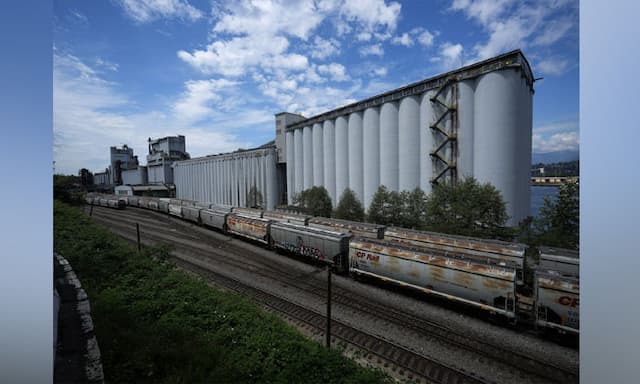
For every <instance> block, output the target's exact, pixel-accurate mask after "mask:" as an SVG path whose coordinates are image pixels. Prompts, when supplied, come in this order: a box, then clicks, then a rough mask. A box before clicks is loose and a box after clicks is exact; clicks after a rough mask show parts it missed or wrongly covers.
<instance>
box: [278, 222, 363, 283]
mask: <svg viewBox="0 0 640 384" xmlns="http://www.w3.org/2000/svg"><path fill="white" fill-rule="evenodd" d="M270 236H271V245H272V247H274V248H278V249H283V250H285V251H288V252H291V253H293V254H296V255H300V256H304V257H308V258H312V259H315V260H320V261H326V262H329V263H331V264H333V265H334V266H335V267H336V269H337V270H338V271H339V272H346V271H347V269H348V259H347V255H348V251H349V239H350V238H351V236H349V235H347V234H344V233H340V232H335V231H328V230H326V229H320V228H311V227H307V226H304V225H299V224H292V223H285V222H273V223H272V224H271V232H270Z"/></svg>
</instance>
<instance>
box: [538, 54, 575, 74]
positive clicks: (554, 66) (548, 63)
mask: <svg viewBox="0 0 640 384" xmlns="http://www.w3.org/2000/svg"><path fill="white" fill-rule="evenodd" d="M568 67H569V61H568V60H566V59H562V58H557V57H552V58H547V59H544V60H541V61H539V62H538V63H537V64H536V65H535V66H534V69H535V72H538V73H541V74H543V75H550V76H559V75H562V74H563V73H564V72H565V71H566V70H567V68H568Z"/></svg>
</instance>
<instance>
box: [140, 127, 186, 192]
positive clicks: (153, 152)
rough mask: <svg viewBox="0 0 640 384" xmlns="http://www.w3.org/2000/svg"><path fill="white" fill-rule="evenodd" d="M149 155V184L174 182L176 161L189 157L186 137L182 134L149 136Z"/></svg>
mask: <svg viewBox="0 0 640 384" xmlns="http://www.w3.org/2000/svg"><path fill="white" fill-rule="evenodd" d="M148 143H149V154H148V155H147V179H148V183H149V184H173V169H172V168H171V164H173V162H174V161H179V160H186V159H189V157H190V156H189V154H188V153H187V151H186V143H185V138H184V136H182V135H178V136H167V137H163V138H160V139H155V140H152V139H151V138H149V140H148Z"/></svg>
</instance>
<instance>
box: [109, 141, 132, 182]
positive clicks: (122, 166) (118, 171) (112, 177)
mask: <svg viewBox="0 0 640 384" xmlns="http://www.w3.org/2000/svg"><path fill="white" fill-rule="evenodd" d="M110 154H111V162H110V164H109V184H112V185H119V184H122V172H123V171H124V170H127V169H134V168H138V156H134V155H133V148H129V147H128V146H127V145H126V144H124V145H123V146H122V148H117V147H111V148H110Z"/></svg>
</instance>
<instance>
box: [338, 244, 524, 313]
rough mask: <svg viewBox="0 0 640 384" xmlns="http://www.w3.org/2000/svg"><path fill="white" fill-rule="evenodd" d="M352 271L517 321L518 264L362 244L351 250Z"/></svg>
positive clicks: (403, 247) (433, 251)
mask: <svg viewBox="0 0 640 384" xmlns="http://www.w3.org/2000/svg"><path fill="white" fill-rule="evenodd" d="M349 271H350V272H351V273H355V274H360V275H366V276H372V277H376V278H379V279H382V280H386V281H391V282H394V283H396V284H399V285H402V286H408V287H410V288H413V289H417V290H421V291H423V292H426V293H428V294H432V295H436V296H440V297H444V298H446V299H449V300H453V301H458V302H462V303H465V304H469V305H472V306H475V307H479V308H481V309H484V310H487V311H491V312H494V313H500V314H502V315H504V316H507V317H509V318H514V317H515V295H516V268H515V265H514V264H513V263H509V262H496V261H493V260H486V259H482V258H477V257H469V256H463V255H460V254H455V253H452V252H444V251H440V250H436V249H428V248H416V247H411V246H409V245H406V244H400V243H397V242H389V241H384V240H373V239H364V238H357V239H352V240H351V243H350V245H349Z"/></svg>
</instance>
